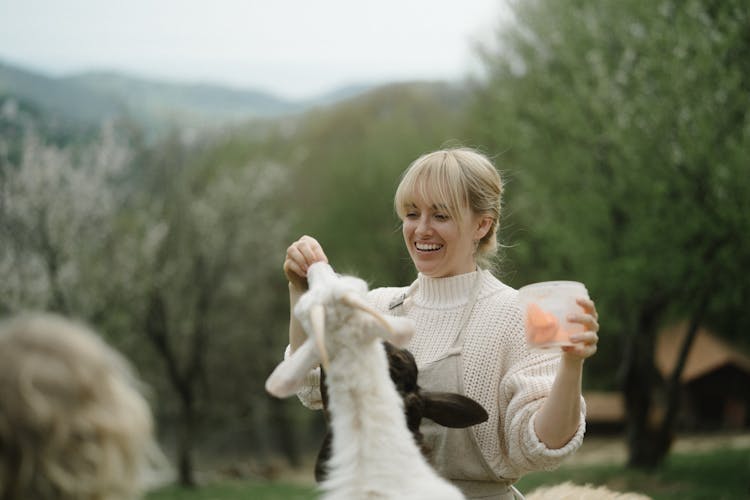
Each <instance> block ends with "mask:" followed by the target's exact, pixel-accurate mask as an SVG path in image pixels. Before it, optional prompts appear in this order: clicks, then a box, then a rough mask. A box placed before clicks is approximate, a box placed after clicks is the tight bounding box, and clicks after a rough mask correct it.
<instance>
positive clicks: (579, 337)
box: [570, 332, 599, 345]
mask: <svg viewBox="0 0 750 500" xmlns="http://www.w3.org/2000/svg"><path fill="white" fill-rule="evenodd" d="M570 341H571V342H573V343H574V344H585V345H596V344H597V343H599V335H597V334H596V332H581V333H574V334H573V335H571V336H570Z"/></svg>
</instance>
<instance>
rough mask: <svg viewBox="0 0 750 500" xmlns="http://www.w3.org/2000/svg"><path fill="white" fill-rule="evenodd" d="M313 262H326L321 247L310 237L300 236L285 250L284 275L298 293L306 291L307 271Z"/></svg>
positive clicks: (326, 258) (326, 259)
mask: <svg viewBox="0 0 750 500" xmlns="http://www.w3.org/2000/svg"><path fill="white" fill-rule="evenodd" d="M315 262H328V257H326V254H325V252H323V247H321V246H320V243H318V240H316V239H315V238H313V237H312V236H307V235H305V236H302V237H301V238H300V239H298V240H297V241H295V242H294V243H292V244H291V245H289V248H287V249H286V259H285V260H284V274H285V275H286V279H288V280H289V283H291V284H292V286H294V288H296V289H297V290H298V291H300V292H302V291H305V290H307V270H308V268H309V267H310V266H311V265H312V264H313V263H315Z"/></svg>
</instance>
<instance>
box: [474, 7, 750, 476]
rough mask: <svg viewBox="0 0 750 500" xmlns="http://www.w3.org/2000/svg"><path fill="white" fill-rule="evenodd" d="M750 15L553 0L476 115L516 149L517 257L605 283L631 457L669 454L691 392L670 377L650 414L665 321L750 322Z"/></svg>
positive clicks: (531, 24) (490, 60) (526, 26)
mask: <svg viewBox="0 0 750 500" xmlns="http://www.w3.org/2000/svg"><path fill="white" fill-rule="evenodd" d="M749 20H750V9H749V7H748V5H747V3H746V2H741V1H729V2H708V1H706V2H701V1H688V2H674V1H663V2H660V3H654V2H650V1H645V0H644V1H637V0H634V1H629V2H593V1H587V0H579V1H576V2H569V3H566V4H564V5H563V4H559V3H556V2H548V1H540V0H537V1H530V2H524V3H519V4H517V9H516V19H515V24H514V25H511V26H506V27H505V28H504V29H502V30H501V31H500V38H499V43H498V46H497V48H494V49H492V48H488V49H485V52H484V58H485V66H486V69H487V80H486V81H485V82H481V83H479V84H478V86H477V93H476V96H477V102H476V105H475V111H474V116H475V118H476V121H475V122H476V123H477V133H478V134H481V135H482V136H483V137H485V138H486V141H487V143H488V144H492V145H493V147H494V148H496V149H498V150H507V153H506V154H505V155H504V157H503V159H504V161H505V162H506V163H509V164H512V165H513V181H514V182H516V183H517V184H516V185H515V186H513V187H514V190H513V191H512V192H511V194H510V196H509V202H508V205H509V208H510V210H511V212H512V213H514V214H515V216H516V220H517V221H520V222H517V226H516V229H517V231H518V232H519V234H522V237H519V239H522V241H523V243H522V244H519V245H518V247H517V248H516V249H514V250H513V251H512V252H513V255H514V257H515V260H516V261H517V262H519V266H520V267H521V268H522V269H535V270H537V271H532V272H529V273H528V274H527V275H526V277H527V278H528V281H532V280H534V279H538V278H539V279H541V278H543V277H545V276H549V275H557V276H572V277H575V278H578V279H582V280H584V281H586V283H587V284H588V285H589V289H590V290H591V291H592V293H593V294H594V296H595V297H596V298H597V304H598V306H599V309H600V313H601V317H602V319H603V321H602V323H603V328H602V337H603V340H602V343H601V347H602V349H601V351H602V352H601V353H600V355H599V356H597V358H598V359H599V360H602V362H607V361H608V360H609V359H612V357H614V356H615V355H616V352H617V351H618V350H621V352H623V356H622V360H621V365H620V372H619V375H620V378H619V381H620V383H621V387H622V390H623V393H624V396H625V401H626V410H627V430H628V444H629V451H630V459H629V463H630V464H631V465H633V466H640V467H647V468H650V467H653V466H655V465H657V464H658V463H659V462H660V461H661V460H662V459H663V457H664V455H665V454H666V453H667V451H668V450H669V445H670V443H671V436H672V433H673V429H674V425H675V415H676V408H677V406H678V405H679V398H678V391H677V390H678V387H677V384H675V383H672V384H671V385H668V386H667V388H666V395H665V397H664V400H665V402H666V405H667V408H666V418H665V419H664V420H663V421H662V422H661V424H660V425H659V426H656V427H654V426H652V425H651V424H650V422H649V420H648V417H649V414H650V412H651V408H652V405H653V397H654V393H652V392H651V388H653V387H659V386H660V383H659V380H658V377H657V372H656V370H655V368H654V363H653V350H654V341H655V336H656V333H657V331H658V329H659V328H660V326H662V324H663V323H664V322H665V321H668V320H671V319H674V318H676V317H681V316H685V315H687V316H688V317H690V319H691V322H690V323H691V324H692V325H694V326H697V325H699V324H701V323H704V322H712V321H715V318H722V319H723V321H722V330H721V331H722V332H723V333H724V334H725V335H728V336H731V335H733V332H740V331H741V329H740V328H741V325H747V321H748V320H747V317H748V313H747V312H746V311H745V310H744V309H745V308H744V307H741V306H740V300H739V297H744V298H747V297H748V286H747V285H745V284H737V283H736V280H734V279H732V275H737V274H739V273H741V272H742V271H741V270H742V269H743V268H744V267H746V265H747V264H748V263H749V262H750V256H749V255H748V250H747V249H748V247H749V245H748V240H747V237H746V235H747V234H748V229H750V226H749V225H748V218H747V215H746V214H747V213H748V208H749V207H748V203H749V202H748V200H750V183H749V181H748V180H747V179H750V176H748V175H747V174H748V167H747V161H746V155H745V154H744V153H742V152H741V151H742V150H743V149H744V150H746V149H747V148H748V138H749V137H748V127H750V121H749V120H748V115H747V110H748V105H749V104H750V102H748V101H749V99H750V97H749V96H750V92H748V90H750V65H748V57H747V56H748V54H749V53H750V37H749V36H748V35H749V34H750V23H749V22H748V21H749ZM521 231H523V233H521ZM539 269H542V270H544V271H543V272H540V271H538V270H539ZM729 318H732V319H731V320H730V319H729ZM717 324H718V323H717ZM612 333H615V334H616V335H617V337H618V338H619V339H620V340H619V342H620V345H619V346H617V347H618V349H614V348H613V347H614V346H615V343H614V342H612V341H611V340H609V337H610V335H611V334H612ZM734 335H735V337H736V336H737V334H736V333H734ZM691 338H692V337H691V336H690V335H688V336H687V339H688V341H689V340H690V339H691ZM608 345H609V346H608ZM685 347H686V348H685V349H684V350H683V356H684V355H686V354H687V352H688V347H689V344H688V345H686V346H685ZM597 358H595V359H594V360H592V361H593V363H592V364H593V365H596V364H597V363H598V362H599V361H598V360H597ZM683 359H684V357H683ZM591 368H595V370H594V371H596V369H597V368H596V366H592V367H591ZM680 369H681V365H680V364H678V367H677V370H676V372H675V374H674V375H673V376H672V380H673V381H677V380H679V370H680ZM598 370H600V371H605V370H606V367H605V366H604V365H601V367H600V368H598Z"/></svg>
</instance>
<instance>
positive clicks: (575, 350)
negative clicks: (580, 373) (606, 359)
mask: <svg viewBox="0 0 750 500" xmlns="http://www.w3.org/2000/svg"><path fill="white" fill-rule="evenodd" d="M596 349H597V347H596V345H566V346H562V350H563V352H564V353H566V354H568V355H571V356H576V357H579V358H582V359H586V358H590V357H591V356H593V355H594V354H596Z"/></svg>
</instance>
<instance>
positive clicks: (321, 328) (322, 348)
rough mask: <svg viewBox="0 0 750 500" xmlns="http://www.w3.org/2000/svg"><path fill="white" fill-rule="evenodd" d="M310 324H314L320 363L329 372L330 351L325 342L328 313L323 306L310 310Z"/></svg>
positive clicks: (316, 306)
mask: <svg viewBox="0 0 750 500" xmlns="http://www.w3.org/2000/svg"><path fill="white" fill-rule="evenodd" d="M310 323H311V324H312V330H313V338H314V339H315V345H316V346H317V347H318V353H319V354H320V362H321V364H322V365H323V368H325V369H326V370H328V365H329V362H328V351H326V344H325V340H324V336H325V331H326V311H325V308H324V307H323V305H322V304H317V305H314V306H312V308H310Z"/></svg>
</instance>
